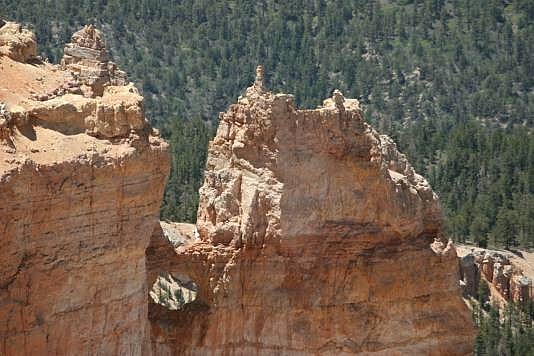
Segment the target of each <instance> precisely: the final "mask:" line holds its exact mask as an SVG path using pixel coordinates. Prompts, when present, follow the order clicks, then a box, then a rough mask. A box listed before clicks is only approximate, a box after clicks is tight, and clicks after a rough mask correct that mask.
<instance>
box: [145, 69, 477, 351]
mask: <svg viewBox="0 0 534 356" xmlns="http://www.w3.org/2000/svg"><path fill="white" fill-rule="evenodd" d="M262 77H263V69H262V68H258V70H257V78H256V81H255V83H254V85H253V86H252V87H250V88H249V89H247V91H246V95H245V96H243V97H240V98H239V100H238V102H237V104H234V105H232V106H231V107H230V108H229V110H228V111H227V112H226V113H224V114H222V115H221V116H220V121H219V128H218V131H217V135H216V136H215V138H214V139H213V141H212V142H211V143H210V146H209V153H208V159H207V164H206V171H205V178H204V185H203V186H202V188H201V189H200V206H199V209H198V220H197V225H196V230H195V228H194V227H192V226H191V227H190V228H189V229H187V228H184V226H181V227H180V229H178V230H176V228H173V227H172V226H169V225H165V226H163V230H162V229H161V228H160V227H159V226H158V227H157V229H156V231H155V233H154V235H153V237H152V242H151V247H150V248H149V249H148V250H147V263H148V268H149V271H151V274H152V277H154V276H155V275H157V274H158V273H159V274H160V275H161V276H168V277H169V279H168V280H167V282H166V283H168V284H167V287H165V288H167V291H171V290H172V291H173V293H174V295H173V296H172V298H171V296H168V298H171V299H172V303H167V304H172V306H173V307H172V308H166V307H165V306H164V305H162V304H165V303H163V302H162V300H161V299H162V298H159V299H156V301H155V302H151V304H150V306H149V317H150V319H151V335H152V350H153V351H154V353H155V354H159V355H161V354H176V355H181V354H202V355H216V354H239V355H255V354H261V355H270V354H284V355H288V354H295V355H305V354H324V355H334V354H336V355H338V354H373V355H375V354H376V355H467V354H470V353H471V352H472V348H473V335H474V330H473V325H472V322H471V317H470V312H469V311H468V308H467V306H466V305H465V304H464V303H463V301H462V299H461V297H460V289H459V284H458V263H457V260H456V252H455V249H454V246H453V245H452V244H451V242H447V241H446V240H444V237H443V234H442V214H441V210H440V207H439V204H438V199H437V196H436V194H434V192H433V191H432V189H431V187H430V186H429V184H428V183H427V181H426V180H425V179H424V178H423V177H421V176H420V175H418V174H417V173H416V172H415V171H414V169H413V168H412V166H411V165H410V164H409V162H408V161H407V160H406V157H405V156H404V155H403V154H401V153H399V152H398V151H397V149H396V146H395V144H394V143H393V142H392V140H391V139H390V138H389V137H387V136H384V135H379V134H378V133H377V132H376V131H375V130H374V129H373V128H372V127H371V126H369V125H368V124H367V123H366V122H365V121H364V119H363V115H362V111H361V109H360V106H359V103H358V101H357V100H354V99H346V98H344V96H343V95H342V93H341V92H339V91H334V95H333V97H332V98H330V99H327V100H325V102H324V104H323V106H322V107H320V108H318V109H315V110H300V109H297V108H296V106H295V104H294V100H293V97H292V96H291V95H286V94H273V93H271V92H269V91H267V90H266V89H265V87H264V84H263V82H262ZM186 231H188V232H186ZM165 241H167V246H168V248H169V249H171V248H175V249H176V254H174V255H173V254H167V255H166V261H165V263H162V262H161V260H160V259H159V256H160V255H161V254H160V252H158V251H163V250H165V248H164V246H165V243H166V242H165ZM162 246H163V247H162ZM153 282H154V281H153V280H152V281H149V283H153ZM163 285H165V284H163ZM170 285H173V287H172V288H171V287H170ZM188 286H189V287H188ZM191 286H194V290H192V289H187V288H192V287H191ZM162 288H163V287H162ZM162 288H160V289H159V290H160V291H161V289H162ZM165 288H163V289H165ZM184 289H187V290H188V292H187V295H188V296H189V295H192V293H193V292H194V296H195V298H185V297H184V296H183V295H182V294H184V295H185V290H184ZM164 296H165V295H164ZM160 297H161V296H160ZM169 309H172V310H169Z"/></svg>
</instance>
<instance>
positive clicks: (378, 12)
mask: <svg viewBox="0 0 534 356" xmlns="http://www.w3.org/2000/svg"><path fill="white" fill-rule="evenodd" d="M0 16H5V17H8V18H10V19H15V20H17V21H20V22H24V23H28V24H33V26H34V29H35V31H36V33H37V36H38V40H39V43H40V50H39V51H40V52H41V53H42V55H44V56H46V57H49V58H50V59H51V60H53V61H58V59H59V58H60V57H61V55H62V47H63V45H64V43H65V42H67V41H68V38H69V36H70V34H71V33H72V32H73V31H75V30H76V29H78V28H79V27H81V26H82V25H83V24H86V23H88V22H92V23H95V24H96V25H97V26H99V27H100V28H102V29H103V30H104V33H105V35H106V38H107V40H108V45H109V47H110V49H111V51H112V53H113V55H114V57H115V59H116V61H117V62H118V63H119V65H120V66H121V67H122V68H123V69H125V70H127V72H128V73H129V74H130V77H131V78H132V79H133V80H134V81H135V82H136V83H137V84H138V86H139V87H141V88H142V89H143V91H144V95H145V98H146V108H147V111H148V113H149V116H150V119H151V121H152V122H153V123H155V124H156V125H157V126H158V127H160V128H162V132H163V134H164V137H166V138H167V139H170V141H171V145H172V151H173V166H172V174H171V178H170V182H169V186H168V188H167V191H166V194H165V202H164V205H163V207H162V216H163V217H164V218H169V219H176V220H188V221H194V220H195V210H196V204H197V199H198V198H197V189H198V187H199V185H200V181H201V179H202V169H203V164H204V161H205V154H206V148H205V144H206V142H207V139H208V138H209V137H211V136H210V135H212V134H213V130H212V129H211V127H214V126H215V125H216V117H217V115H216V114H217V112H219V111H223V110H225V108H226V107H227V106H228V105H229V104H230V103H232V102H234V101H235V99H236V97H237V96H238V95H239V94H240V93H241V92H242V90H243V89H244V88H245V87H247V86H248V85H249V84H250V83H251V82H252V80H253V73H254V67H255V66H256V65H257V64H259V63H261V64H263V65H264V66H265V68H266V84H267V86H268V87H270V88H271V89H273V90H275V91H285V92H291V93H294V94H295V95H296V99H297V102H298V103H299V104H300V105H303V106H307V107H310V106H315V105H317V104H319V103H320V102H321V100H322V99H323V98H325V97H327V96H329V94H330V92H331V91H332V90H333V89H334V88H339V89H341V90H342V91H343V92H344V93H345V95H347V96H350V97H357V98H358V99H359V100H360V101H361V102H362V104H363V105H364V107H365V110H366V116H367V117H369V118H370V119H369V120H371V121H372V122H373V123H374V124H375V125H376V126H377V127H378V128H379V129H380V130H381V131H382V132H384V133H387V134H390V135H392V136H393V137H394V138H395V139H396V141H397V142H398V143H399V147H400V148H401V150H403V151H404V152H406V153H407V155H408V157H409V159H410V161H412V162H413V163H414V165H415V167H416V168H417V170H418V172H419V173H421V174H423V175H425V176H426V177H428V178H429V180H430V182H431V183H432V185H433V187H434V188H435V190H436V191H437V192H438V193H439V194H440V195H441V198H442V202H443V207H444V208H445V212H446V214H447V217H448V220H447V221H448V222H447V227H448V229H449V232H450V234H451V235H452V236H453V237H454V238H455V239H457V240H460V241H466V240H469V241H473V242H476V243H477V244H478V245H480V246H486V245H499V246H504V247H513V246H522V247H531V248H532V247H534V231H533V221H534V216H533V214H534V208H533V193H534V192H533V190H534V188H533V187H534V172H533V164H534V159H533V154H534V144H533V139H532V134H531V131H530V130H531V128H532V127H533V126H534V90H533V84H534V0H513V1H497V0H443V1H431V0H410V1H408V0H406V1H397V2H382V1H366V0H346V1H341V0H311V1H302V0H294V1H278V0H260V1H245V0H228V1H216V0H202V1H201V0H183V1H173V0H128V1H126V0H83V1H78V2H73V1H70V0H17V1H14V0H0ZM184 118H200V119H199V120H197V121H192V120H189V119H184ZM202 125H203V127H204V128H201V126H202ZM202 135H204V136H202ZM197 145H204V146H202V147H188V146H197Z"/></svg>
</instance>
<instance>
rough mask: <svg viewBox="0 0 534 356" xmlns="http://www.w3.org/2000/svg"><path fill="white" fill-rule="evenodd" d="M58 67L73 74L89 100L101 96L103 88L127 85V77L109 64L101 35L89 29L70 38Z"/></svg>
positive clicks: (111, 63)
mask: <svg viewBox="0 0 534 356" xmlns="http://www.w3.org/2000/svg"><path fill="white" fill-rule="evenodd" d="M61 65H62V67H63V68H65V69H68V70H70V71H72V72H74V75H75V77H76V79H78V80H79V81H80V82H81V84H82V85H83V86H84V88H85V90H84V93H86V95H88V96H94V95H96V96H101V95H102V93H103V91H104V87H105V86H107V85H125V84H126V83H127V82H128V81H127V77H126V73H125V72H123V71H121V70H119V69H118V68H117V65H116V64H115V63H113V62H111V61H110V56H109V53H108V51H107V50H106V47H105V44H104V39H103V37H102V34H101V33H100V31H98V30H97V29H96V28H94V27H93V26H92V25H89V26H85V27H84V28H83V29H81V30H80V31H78V32H76V33H75V34H74V35H72V41H71V43H68V44H67V45H66V46H65V50H64V56H63V59H62V60H61Z"/></svg>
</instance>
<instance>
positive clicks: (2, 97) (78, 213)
mask: <svg viewBox="0 0 534 356" xmlns="http://www.w3.org/2000/svg"><path fill="white" fill-rule="evenodd" d="M6 26H8V25H5V26H4V27H6ZM4 27H2V28H0V31H2V30H3V29H4ZM19 59H20V58H19ZM0 78H2V80H1V81H0V101H2V102H3V104H2V105H1V110H0V111H1V113H0V116H1V118H0V119H1V120H4V119H6V118H7V119H6V125H4V126H1V127H0V131H1V132H2V137H0V231H1V233H0V260H1V261H2V263H1V264H0V355H2V356H4V355H5V356H12V355H13V356H15V355H16V356H19V355H147V354H149V352H150V350H149V349H148V348H147V345H148V343H147V342H148V337H149V333H148V332H149V329H148V322H147V313H148V310H147V297H148V285H147V283H146V273H147V271H146V265H145V250H146V248H147V246H148V244H149V241H150V236H151V234H152V231H153V228H154V224H155V223H156V222H157V221H158V218H159V208H160V204H161V199H162V195H163V189H164V186H165V182H166V179H167V175H168V172H169V152H168V146H167V144H166V143H165V142H164V141H163V140H161V139H160V138H159V137H158V136H157V135H155V134H154V132H153V131H152V130H151V129H150V127H149V126H148V125H147V123H146V121H145V119H144V113H143V107H142V97H141V96H140V95H139V93H138V92H137V90H136V89H135V88H134V87H133V86H130V85H128V86H107V87H106V88H105V89H104V90H103V93H102V94H103V95H102V96H101V97H98V98H87V97H84V96H83V95H81V93H80V94H72V93H66V94H61V95H57V94H55V95H56V96H55V97H53V98H51V99H49V100H43V101H41V100H38V99H37V98H36V94H38V96H40V95H45V94H46V93H47V92H49V91H50V90H52V91H54V90H53V89H54V88H58V87H69V82H70V81H72V80H73V78H72V76H71V74H70V73H69V72H67V71H63V70H61V68H60V67H59V66H56V65H52V64H48V63H39V62H35V63H32V64H26V63H23V62H20V61H15V60H13V59H12V58H8V57H6V56H3V57H0ZM4 78H6V80H3V79H4ZM72 86H73V85H71V87H72ZM4 104H5V105H4ZM2 125H3V124H2ZM5 127H7V128H9V130H7V131H5V130H4V128H5ZM6 132H7V134H5V133H6Z"/></svg>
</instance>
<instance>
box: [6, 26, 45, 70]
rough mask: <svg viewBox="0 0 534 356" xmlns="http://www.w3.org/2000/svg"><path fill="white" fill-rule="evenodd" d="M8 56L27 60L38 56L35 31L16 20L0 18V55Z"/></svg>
mask: <svg viewBox="0 0 534 356" xmlns="http://www.w3.org/2000/svg"><path fill="white" fill-rule="evenodd" d="M1 56H7V57H9V58H11V59H13V60H16V61H19V62H26V61H28V60H30V59H32V58H34V57H36V56H37V43H36V41H35V35H34V34H33V32H31V31H29V30H27V29H25V28H23V27H22V26H21V25H20V24H17V23H15V22H4V21H1V20H0V57H1Z"/></svg>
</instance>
